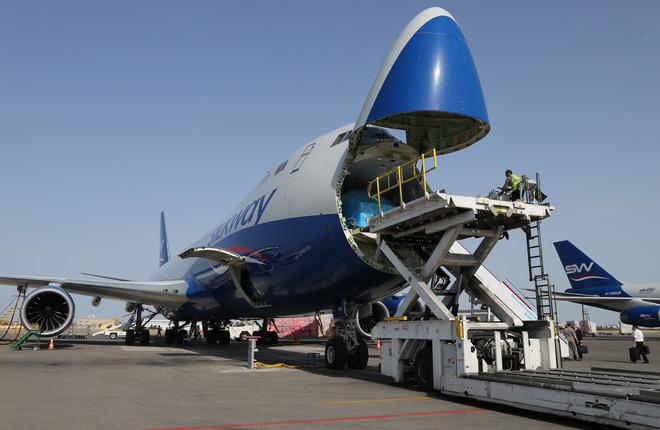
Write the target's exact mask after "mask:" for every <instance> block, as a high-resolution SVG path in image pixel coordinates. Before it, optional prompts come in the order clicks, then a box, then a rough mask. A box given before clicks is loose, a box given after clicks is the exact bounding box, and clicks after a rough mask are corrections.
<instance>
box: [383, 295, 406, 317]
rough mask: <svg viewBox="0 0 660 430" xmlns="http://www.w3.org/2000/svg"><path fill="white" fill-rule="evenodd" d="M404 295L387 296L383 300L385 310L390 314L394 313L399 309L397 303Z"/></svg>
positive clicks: (398, 303)
mask: <svg viewBox="0 0 660 430" xmlns="http://www.w3.org/2000/svg"><path fill="white" fill-rule="evenodd" d="M405 298H406V296H403V295H398V296H390V297H387V298H385V299H383V300H381V301H382V302H383V304H384V305H385V307H386V308H387V311H388V312H389V313H390V316H394V315H396V311H397V310H398V309H399V305H400V304H401V302H402V301H404V300H405Z"/></svg>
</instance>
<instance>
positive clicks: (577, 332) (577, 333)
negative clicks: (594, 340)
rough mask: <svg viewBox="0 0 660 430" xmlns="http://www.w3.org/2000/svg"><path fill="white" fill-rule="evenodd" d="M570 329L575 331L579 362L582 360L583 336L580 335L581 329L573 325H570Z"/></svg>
mask: <svg viewBox="0 0 660 430" xmlns="http://www.w3.org/2000/svg"><path fill="white" fill-rule="evenodd" d="M571 327H572V328H573V330H574V331H575V338H576V339H577V352H578V355H579V356H580V360H582V339H583V338H584V335H583V334H582V329H581V328H580V327H579V326H578V325H576V324H575V323H573V324H571Z"/></svg>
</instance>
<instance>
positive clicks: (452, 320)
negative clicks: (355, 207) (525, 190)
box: [368, 192, 660, 429]
mask: <svg viewBox="0 0 660 430" xmlns="http://www.w3.org/2000/svg"><path fill="white" fill-rule="evenodd" d="M552 210H553V207H552V206H550V205H548V204H542V203H541V202H539V201H538V200H535V199H533V198H532V199H525V201H515V202H511V201H502V200H497V199H490V198H486V197H470V196H462V195H452V194H448V193H445V192H432V193H427V194H426V195H425V196H423V197H421V198H418V199H415V200H413V201H411V202H407V203H405V204H403V203H402V204H400V205H399V206H398V207H395V208H393V209H390V210H388V211H386V212H381V213H380V214H379V215H376V216H373V217H371V218H369V228H368V232H369V233H370V234H372V235H374V236H375V238H376V241H377V243H378V248H377V250H378V252H380V253H381V254H382V255H383V256H384V257H385V258H386V259H387V261H389V263H391V265H392V266H393V267H394V268H395V269H396V270H397V271H398V272H399V274H400V275H401V276H403V277H404V279H406V280H407V281H408V283H409V285H410V292H409V293H408V294H407V296H406V298H405V299H404V301H403V302H402V303H401V305H400V306H399V308H398V310H397V313H396V315H395V316H394V317H393V318H391V319H389V320H386V321H384V322H380V323H378V324H377V325H376V326H375V327H374V329H373V331H372V335H373V337H374V338H376V339H379V340H380V341H381V345H382V346H381V350H380V351H381V373H382V374H384V375H387V376H390V377H391V378H392V379H393V380H394V382H402V381H403V380H404V379H405V378H406V375H407V374H411V373H412V375H413V376H414V377H415V378H416V379H417V381H418V383H420V385H421V386H423V387H426V388H429V389H431V388H433V389H435V390H438V391H440V392H442V393H443V394H447V395H451V396H460V397H468V398H471V399H475V400H481V401H486V402H491V403H498V404H504V405H507V406H511V407H517V408H521V409H527V410H533V411H539V412H544V413H550V414H555V415H560V416H568V417H572V418H577V419H581V420H584V421H589V422H592V423H602V424H608V425H614V426H618V427H623V428H633V429H647V428H660V419H659V418H660V403H659V402H660V374H650V373H642V372H637V373H636V372H631V373H627V372H624V371H621V370H610V369H592V370H591V371H567V370H562V369H561V358H560V356H559V354H558V351H557V345H558V342H557V333H556V328H555V324H554V321H552V319H551V318H550V317H548V316H547V315H540V314H539V315H537V309H533V307H532V306H531V305H530V304H529V303H527V302H526V301H525V300H524V299H522V298H521V297H520V296H519V295H517V294H515V292H514V291H512V290H511V288H509V286H508V285H506V284H505V283H504V282H502V281H501V280H499V279H498V278H497V277H496V276H494V275H493V274H492V273H490V272H489V271H488V270H487V269H486V268H485V267H484V266H483V262H484V260H485V259H486V257H487V256H488V255H489V253H490V252H491V251H492V249H493V248H494V247H495V245H496V244H497V243H498V241H499V240H500V239H501V238H503V237H506V235H505V232H507V231H509V230H515V229H522V230H523V231H525V233H526V234H527V237H528V247H529V237H530V230H531V229H530V226H531V225H536V231H537V233H536V235H537V236H538V247H539V248H540V247H541V244H540V229H539V228H538V223H539V222H540V221H541V220H543V219H546V218H548V217H549V216H550V215H551V212H552ZM531 231H533V230H531ZM535 237H536V236H535ZM467 238H472V239H476V240H479V243H478V245H477V246H476V249H475V251H474V252H473V253H470V252H469V251H467V249H466V248H465V247H464V246H463V245H462V244H461V243H460V242H459V241H460V240H462V239H467ZM539 251H540V249H539ZM531 258H532V257H530V261H531ZM530 267H532V263H531V262H530ZM439 276H443V277H444V279H445V282H442V283H440V282H437V279H438V277H439ZM544 276H545V275H544ZM537 291H538V290H537ZM463 293H465V294H467V296H469V300H470V303H471V304H473V305H475V304H476V305H478V306H481V308H484V309H487V310H488V315H490V316H491V317H490V318H488V319H487V320H483V319H479V318H476V317H475V318H470V317H469V316H466V315H464V314H459V312H458V300H459V297H460V296H461V295H462V294H463ZM546 295H547V296H546V297H549V296H550V294H548V293H547V292H546ZM418 300H421V301H422V302H423V304H424V305H425V306H426V308H427V310H426V312H425V313H424V314H423V316H420V314H419V312H413V309H414V308H415V305H416V304H417V301H418ZM545 307H549V306H547V305H546V306H545ZM539 316H541V318H538V317H539Z"/></svg>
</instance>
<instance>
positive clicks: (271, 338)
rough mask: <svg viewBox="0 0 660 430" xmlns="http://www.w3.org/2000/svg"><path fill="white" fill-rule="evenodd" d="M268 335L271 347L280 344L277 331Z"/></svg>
mask: <svg viewBox="0 0 660 430" xmlns="http://www.w3.org/2000/svg"><path fill="white" fill-rule="evenodd" d="M266 335H267V336H268V342H269V343H268V344H269V345H277V344H278V343H279V341H280V338H279V336H278V335H277V332H276V331H269V332H268V333H267V334H266Z"/></svg>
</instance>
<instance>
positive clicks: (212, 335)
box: [206, 330, 218, 345]
mask: <svg viewBox="0 0 660 430" xmlns="http://www.w3.org/2000/svg"><path fill="white" fill-rule="evenodd" d="M217 341H218V332H217V330H207V331H206V344H207V345H215V344H216V342H217Z"/></svg>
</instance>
